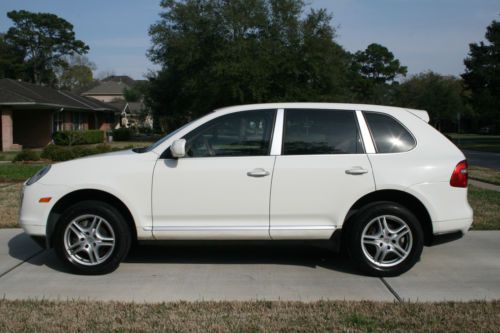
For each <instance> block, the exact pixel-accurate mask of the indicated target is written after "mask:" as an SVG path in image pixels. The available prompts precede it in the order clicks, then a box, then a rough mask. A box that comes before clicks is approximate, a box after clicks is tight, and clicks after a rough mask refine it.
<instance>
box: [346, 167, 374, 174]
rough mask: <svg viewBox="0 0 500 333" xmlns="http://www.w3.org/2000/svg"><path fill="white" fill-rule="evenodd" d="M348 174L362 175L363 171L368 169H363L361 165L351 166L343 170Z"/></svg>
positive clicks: (365, 171) (366, 171)
mask: <svg viewBox="0 0 500 333" xmlns="http://www.w3.org/2000/svg"><path fill="white" fill-rule="evenodd" d="M345 173H347V174H348V175H362V174H364V173H368V170H366V169H363V168H362V167H352V168H351V169H348V170H346V171H345Z"/></svg>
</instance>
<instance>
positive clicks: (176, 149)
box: [170, 139, 186, 158]
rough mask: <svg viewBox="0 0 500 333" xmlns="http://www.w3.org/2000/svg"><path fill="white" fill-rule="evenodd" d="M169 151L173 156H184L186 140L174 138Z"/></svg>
mask: <svg viewBox="0 0 500 333" xmlns="http://www.w3.org/2000/svg"><path fill="white" fill-rule="evenodd" d="M170 152H171V153H172V156H173V157H175V158H181V157H184V156H186V140H185V139H179V140H175V141H174V142H173V143H172V145H171V146H170Z"/></svg>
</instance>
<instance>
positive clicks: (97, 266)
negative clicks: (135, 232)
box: [54, 201, 131, 274]
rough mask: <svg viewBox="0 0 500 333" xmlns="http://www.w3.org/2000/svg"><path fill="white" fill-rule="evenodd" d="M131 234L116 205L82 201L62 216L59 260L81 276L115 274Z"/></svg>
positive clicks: (57, 243) (57, 240)
mask: <svg viewBox="0 0 500 333" xmlns="http://www.w3.org/2000/svg"><path fill="white" fill-rule="evenodd" d="M130 244H131V234H130V231H129V228H128V225H127V222H126V221H125V219H124V218H123V216H122V215H121V214H120V213H119V212H118V211H117V210H116V208H114V207H113V206H111V205H109V204H106V203H104V202H99V201H83V202H80V203H78V204H76V205H74V206H72V207H70V208H69V209H68V210H66V212H64V214H63V215H62V216H61V219H60V221H59V223H58V225H57V227H56V230H55V233H54V248H55V251H56V253H57V255H58V257H59V258H60V259H61V260H62V261H63V262H64V263H65V264H66V265H67V266H68V267H69V268H70V269H71V270H73V271H75V272H77V273H81V274H105V273H109V272H112V271H114V270H115V269H116V268H117V267H118V265H119V264H120V262H121V261H122V260H123V259H124V258H125V256H126V255H127V253H128V251H129V249H130Z"/></svg>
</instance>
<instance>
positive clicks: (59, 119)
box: [52, 111, 64, 132]
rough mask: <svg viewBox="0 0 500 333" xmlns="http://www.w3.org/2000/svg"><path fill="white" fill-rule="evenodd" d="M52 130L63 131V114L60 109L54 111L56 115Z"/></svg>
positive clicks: (53, 118)
mask: <svg viewBox="0 0 500 333" xmlns="http://www.w3.org/2000/svg"><path fill="white" fill-rule="evenodd" d="M52 120H53V121H52V131H53V132H59V131H62V130H63V129H64V128H63V123H64V122H63V114H62V112H60V111H56V112H54V115H53V117H52Z"/></svg>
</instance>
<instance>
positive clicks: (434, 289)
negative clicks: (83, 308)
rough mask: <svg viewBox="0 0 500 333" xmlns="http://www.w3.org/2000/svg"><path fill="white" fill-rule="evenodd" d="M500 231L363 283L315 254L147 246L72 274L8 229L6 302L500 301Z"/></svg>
mask: <svg viewBox="0 0 500 333" xmlns="http://www.w3.org/2000/svg"><path fill="white" fill-rule="evenodd" d="M499 238H500V231H473V232H470V233H469V234H468V235H466V236H465V237H464V238H462V239H460V240H458V241H455V242H452V243H447V244H442V245H439V246H435V247H431V248H425V249H424V253H423V256H422V260H421V261H420V262H419V263H418V264H417V266H416V267H414V268H413V269H412V270H411V271H409V272H407V273H406V274H404V275H402V276H400V277H395V278H387V279H379V278H373V277H367V276H363V275H360V274H359V273H358V272H357V271H356V270H355V269H354V268H353V267H352V265H351V264H350V263H349V262H348V261H347V260H346V259H343V258H341V257H339V256H337V255H334V254H332V253H331V252H330V251H328V250H326V249H322V248H317V247H312V246H305V245H301V246H291V245H280V246H277V245H263V246H249V245H246V246H244V245H231V246H228V245H226V246H222V245H221V246H211V247H208V246H202V245H196V246H195V245H191V246H154V247H153V246H142V247H139V248H138V249H137V250H135V251H134V252H133V253H132V254H131V255H130V256H129V258H128V259H127V260H126V262H124V263H122V265H121V266H120V268H118V270H117V271H115V272H113V273H111V274H108V275H104V276H79V275H73V274H70V273H68V272H66V271H65V270H64V268H63V267H62V266H61V265H60V263H59V262H58V261H57V259H56V257H55V255H54V253H53V252H52V251H45V250H41V249H40V248H39V247H38V246H37V245H35V243H33V242H32V241H31V239H30V238H29V237H28V236H26V234H24V233H22V231H21V230H20V229H4V230H1V231H0V295H2V297H5V298H7V299H20V298H21V299H23V298H24V299H26V298H38V299H41V298H43V299H61V300H66V299H97V300H125V301H136V302H142V301H146V302H158V301H175V300H186V301H193V300H255V299H266V300H302V301H312V300H320V299H334V300H344V299H347V300H383V301H394V300H413V301H417V300H419V301H440V300H473V299H500V256H499V255H498V254H499V253H500V242H499V241H498V240H499Z"/></svg>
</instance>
